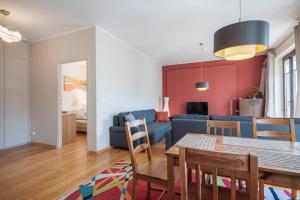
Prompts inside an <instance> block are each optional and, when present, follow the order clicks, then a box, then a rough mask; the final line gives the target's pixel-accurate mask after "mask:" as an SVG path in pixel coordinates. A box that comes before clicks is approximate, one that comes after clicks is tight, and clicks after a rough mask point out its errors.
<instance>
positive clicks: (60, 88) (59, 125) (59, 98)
mask: <svg viewBox="0 0 300 200" xmlns="http://www.w3.org/2000/svg"><path fill="white" fill-rule="evenodd" d="M74 62H86V82H87V88H86V98H87V99H86V102H87V105H86V119H87V146H88V148H87V151H88V149H90V146H91V145H90V138H91V135H90V134H91V133H90V123H89V121H90V118H89V116H90V99H91V96H90V91H89V87H90V86H89V83H90V81H89V79H90V76H89V59H88V58H86V59H79V60H70V61H66V62H62V63H60V64H58V66H57V140H56V148H57V149H59V148H61V147H62V92H63V78H62V66H63V65H64V64H69V63H74Z"/></svg>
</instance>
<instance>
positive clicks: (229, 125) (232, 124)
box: [207, 120, 241, 137]
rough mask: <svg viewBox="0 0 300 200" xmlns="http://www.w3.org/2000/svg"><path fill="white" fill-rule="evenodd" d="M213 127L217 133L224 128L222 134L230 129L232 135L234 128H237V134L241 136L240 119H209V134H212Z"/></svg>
mask: <svg viewBox="0 0 300 200" xmlns="http://www.w3.org/2000/svg"><path fill="white" fill-rule="evenodd" d="M211 128H213V129H214V134H215V135H217V130H218V129H221V130H222V132H221V133H222V136H224V130H225V129H228V131H229V135H230V136H232V129H236V136H238V137H240V136H241V133H240V132H241V131H240V122H239V121H219V120H207V134H208V135H210V134H211Z"/></svg>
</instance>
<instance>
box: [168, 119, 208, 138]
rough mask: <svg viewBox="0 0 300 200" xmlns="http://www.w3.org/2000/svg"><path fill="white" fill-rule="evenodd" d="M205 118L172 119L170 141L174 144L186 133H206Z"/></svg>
mask: <svg viewBox="0 0 300 200" xmlns="http://www.w3.org/2000/svg"><path fill="white" fill-rule="evenodd" d="M206 126H207V120H199V119H173V120H172V129H171V143H172V144H175V143H176V142H177V141H178V140H179V139H180V138H182V137H183V136H184V135H185V134H186V133H206V132H207V131H206Z"/></svg>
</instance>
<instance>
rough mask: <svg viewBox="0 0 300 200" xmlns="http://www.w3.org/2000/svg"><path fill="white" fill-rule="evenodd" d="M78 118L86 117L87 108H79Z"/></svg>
mask: <svg viewBox="0 0 300 200" xmlns="http://www.w3.org/2000/svg"><path fill="white" fill-rule="evenodd" d="M76 119H82V120H83V119H84V120H85V119H86V110H77V111H76Z"/></svg>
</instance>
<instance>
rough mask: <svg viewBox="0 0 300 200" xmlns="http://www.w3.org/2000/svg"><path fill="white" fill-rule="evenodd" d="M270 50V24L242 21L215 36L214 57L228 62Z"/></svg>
mask: <svg viewBox="0 0 300 200" xmlns="http://www.w3.org/2000/svg"><path fill="white" fill-rule="evenodd" d="M268 48H269V23H268V22H266V21H260V20H250V21H242V22H238V23H235V24H230V25H228V26H225V27H223V28H221V29H219V30H218V31H217V32H215V35H214V55H215V56H217V57H221V58H225V59H226V60H243V59H247V58H251V57H254V56H255V55H256V54H257V53H260V52H263V51H265V50H267V49H268Z"/></svg>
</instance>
